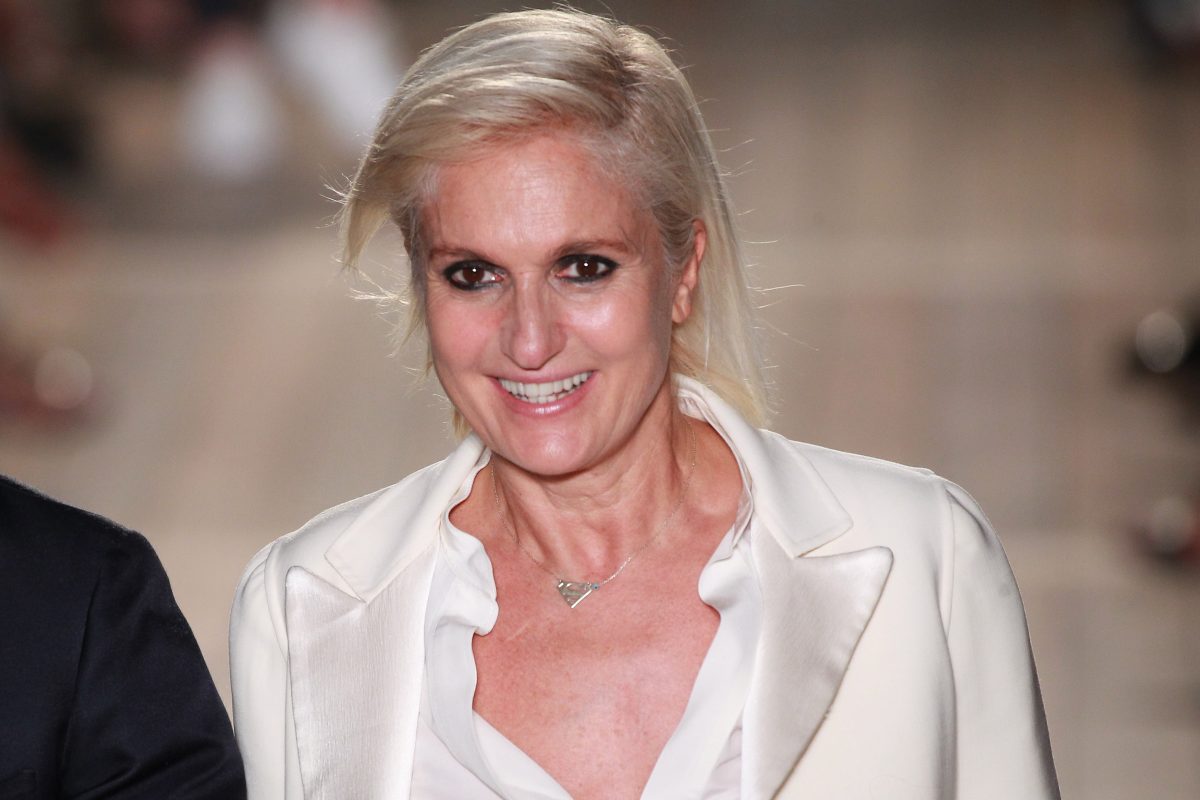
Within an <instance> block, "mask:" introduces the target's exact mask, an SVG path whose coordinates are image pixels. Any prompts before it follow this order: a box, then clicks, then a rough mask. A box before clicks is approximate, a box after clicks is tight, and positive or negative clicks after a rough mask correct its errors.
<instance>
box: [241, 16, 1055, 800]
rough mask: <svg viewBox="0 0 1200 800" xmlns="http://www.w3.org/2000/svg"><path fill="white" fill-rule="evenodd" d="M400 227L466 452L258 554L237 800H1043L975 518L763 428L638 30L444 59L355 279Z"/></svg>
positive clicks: (362, 218)
mask: <svg viewBox="0 0 1200 800" xmlns="http://www.w3.org/2000/svg"><path fill="white" fill-rule="evenodd" d="M389 218H390V219H392V220H394V221H395V222H396V224H397V225H398V226H399V227H400V230H401V231H402V233H403V236H404V241H405V247H406V249H407V252H408V255H409V259H410V262H411V270H412V275H411V290H412V293H413V295H414V298H413V299H414V303H413V308H414V310H415V321H414V325H416V326H420V327H423V328H424V329H425V331H426V332H427V333H428V338H429V350H430V359H431V363H432V366H433V368H434V370H435V371H436V373H437V376H438V379H439V381H440V383H441V385H442V387H443V388H444V389H445V391H446V394H447V396H448V397H449V399H450V400H451V402H452V403H453V405H454V409H455V414H456V421H457V422H458V424H459V426H460V428H461V429H462V430H463V431H464V433H465V432H467V431H469V433H468V434H467V435H466V436H465V438H464V439H463V441H462V443H461V444H460V445H459V446H458V448H457V449H456V450H455V451H454V452H453V453H452V454H451V455H450V456H449V458H447V459H446V460H445V461H443V462H441V463H439V464H435V465H433V466H431V467H428V468H426V469H424V470H422V471H420V472H417V473H415V474H413V475H411V476H409V477H408V478H406V479H405V480H403V481H401V482H400V483H399V484H397V485H395V486H393V487H390V488H387V489H384V490H382V491H380V492H377V493H376V494H373V495H370V496H367V497H364V498H361V499H359V500H355V501H352V502H350V503H348V504H346V505H343V506H340V507H338V508H336V509H333V510H331V511H329V512H327V513H325V514H323V515H321V516H320V517H318V518H317V519H315V520H314V521H313V522H311V523H309V524H308V525H306V526H305V527H304V528H303V529H301V530H300V531H298V532H296V533H294V534H292V535H291V536H287V537H284V538H283V539H280V540H279V541H277V542H275V543H274V544H272V545H270V546H269V547H267V548H266V549H265V550H263V551H262V552H261V553H260V554H259V555H258V556H257V557H256V558H255V559H254V560H253V562H252V563H251V564H250V566H249V568H248V570H247V573H246V575H245V577H244V579H243V581H242V585H241V587H240V589H239V592H238V597H237V600H236V606H235V609H234V617H233V625H232V634H231V636H232V660H233V682H234V716H235V725H236V728H237V734H238V737H239V741H240V743H241V745H242V748H243V754H244V758H245V761H246V768H247V774H248V780H249V786H250V792H251V796H252V797H259V798H268V797H269V798H277V797H288V798H293V797H306V798H318V797H320V798H324V797H329V798H348V797H372V798H373V797H388V798H391V797H409V796H411V797H419V798H496V797H507V798H562V797H567V796H570V797H575V798H601V797H603V798H613V797H639V796H640V797H648V798H649V797H654V798H668V797H669V798H674V797H706V798H712V797H747V798H751V797H754V798H758V797H773V796H778V797H797V798H800V797H803V798H814V797H815V798H863V799H864V800H865V799H866V798H880V797H887V798H892V799H893V800H895V799H896V798H900V799H904V798H911V799H912V800H918V798H919V799H920V800H927V799H928V798H934V797H941V798H947V797H960V798H992V797H994V798H1006V799H1007V798H1017V797H1020V798H1046V797H1054V796H1057V789H1056V786H1055V779H1054V773H1053V767H1052V765H1051V762H1050V755H1049V747H1048V743H1047V738H1046V730H1045V724H1044V721H1043V718H1042V712H1041V700H1040V697H1039V695H1038V689H1037V683H1036V679H1035V676H1034V670H1033V664H1032V661H1031V657H1030V652H1029V644H1028V638H1027V634H1026V630H1025V622H1024V618H1023V614H1022V609H1021V604H1020V599H1019V598H1018V596H1017V592H1016V586H1015V584H1014V583H1013V579H1012V575H1011V572H1010V570H1009V568H1008V565H1007V563H1006V561H1005V559H1004V555H1003V553H1002V551H1001V550H1000V546H999V544H998V543H997V541H996V539H995V536H994V535H993V534H992V532H991V531H990V529H989V527H988V525H987V523H986V521H985V520H984V518H983V515H982V513H981V512H980V511H979V510H978V508H977V507H976V506H975V504H974V503H973V502H972V501H971V499H970V498H969V497H968V496H967V495H966V494H965V493H964V492H962V491H961V490H960V489H958V488H957V487H955V486H953V485H951V484H949V483H946V482H945V481H943V480H941V479H940V478H938V477H936V476H934V475H932V474H930V473H928V472H925V471H919V470H913V469H909V468H906V467H900V466H896V465H893V464H887V463H883V462H879V461H873V460H869V459H865V458H861V457H858V456H851V455H846V454H843V453H836V452H831V451H827V450H823V449H820V448H817V447H813V446H809V445H803V444H798V443H795V442H790V441H787V440H785V439H783V438H781V437H779V436H776V435H774V434H772V433H769V432H766V431H763V430H759V429H756V428H755V427H754V424H753V423H755V422H757V421H758V420H759V417H760V415H761V408H762V384H761V378H760V372H759V368H758V362H757V361H756V358H755V355H754V348H753V345H752V339H751V333H750V332H751V329H752V319H751V316H752V315H751V313H750V310H749V304H748V299H747V292H746V289H745V278H744V275H743V270H742V261H741V258H740V255H739V252H738V246H737V241H736V238H735V236H734V234H733V232H732V226H731V215H730V211H729V207H728V204H727V202H726V199H725V191H724V188H723V186H722V182H721V178H720V176H719V172H718V170H717V167H716V164H715V159H714V157H713V149H712V146H711V144H710V143H709V141H708V139H707V137H706V135H705V133H704V127H703V124H702V121H701V119H700V116H699V114H698V112H697V109H696V104H695V101H694V99H693V97H692V95H691V92H690V90H689V88H688V86H687V84H686V82H685V81H684V79H683V77H682V76H681V74H680V73H679V71H678V70H677V69H676V68H675V66H674V65H673V64H672V63H671V61H670V59H669V57H668V56H667V55H666V54H665V53H664V51H663V50H662V48H661V47H660V46H659V45H658V44H657V43H656V42H654V41H653V40H652V39H651V38H650V37H648V36H646V35H644V34H642V33H640V32H638V31H635V30H632V29H630V28H626V27H622V26H619V25H616V24H614V23H611V22H609V21H607V20H603V19H600V18H597V17H593V16H589V15H586V14H582V13H577V12H572V11H530V12H521V13H516V14H502V15H498V16H495V17H491V18H489V19H486V20H483V21H482V22H479V23H477V24H475V25H472V26H470V27H468V28H465V29H463V30H462V31H459V32H457V33H455V34H453V35H452V36H450V37H449V38H447V39H446V40H444V41H442V42H441V43H440V44H438V45H436V46H435V47H434V48H432V49H431V50H429V51H428V52H427V53H426V54H425V55H424V56H423V57H422V58H421V59H420V60H419V61H418V62H417V64H416V65H414V67H413V68H412V69H411V70H410V72H409V73H408V75H407V76H406V77H405V79H404V81H403V83H402V85H401V86H400V88H399V90H398V91H397V93H396V95H395V97H394V98H393V100H392V102H391V104H390V106H389V108H388V109H387V111H386V112H385V114H384V117H383V119H382V121H381V123H380V125H379V128H378V131H377V133H376V135H375V139H374V142H373V144H372V146H371V149H370V151H369V152H368V154H367V156H366V157H365V158H364V160H363V163H362V165H361V167H360V169H359V172H358V175H357V177H356V179H355V183H354V185H353V187H352V190H351V191H350V193H349V195H348V198H347V202H346V209H345V216H344V232H345V236H346V257H347V262H348V263H351V264H353V263H354V261H355V259H356V257H357V256H358V254H359V252H360V251H361V249H362V247H363V246H364V244H365V243H366V242H367V240H368V239H369V238H370V237H371V235H372V234H373V233H374V232H375V230H376V229H378V227H379V226H380V225H381V224H382V223H383V222H384V221H386V220H387V219H389Z"/></svg>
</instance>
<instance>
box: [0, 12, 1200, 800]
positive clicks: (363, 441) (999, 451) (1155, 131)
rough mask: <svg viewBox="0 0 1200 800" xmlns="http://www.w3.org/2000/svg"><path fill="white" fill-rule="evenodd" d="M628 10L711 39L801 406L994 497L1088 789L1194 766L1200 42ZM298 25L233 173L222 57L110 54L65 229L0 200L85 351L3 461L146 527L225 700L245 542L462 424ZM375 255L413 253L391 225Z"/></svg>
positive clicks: (396, 40)
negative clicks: (84, 174)
mask: <svg viewBox="0 0 1200 800" xmlns="http://www.w3.org/2000/svg"><path fill="white" fill-rule="evenodd" d="M350 5H354V4H353V3H352V4H350ZM521 5H523V4H512V7H519V6H521ZM579 5H580V6H581V7H584V8H595V7H598V4H596V3H590V2H582V3H579ZM502 7H503V4H500V3H495V2H458V3H443V2H432V1H431V0H430V1H424V2H421V1H414V2H405V3H401V4H391V5H387V6H386V8H385V9H384V10H383V13H384V15H385V16H384V19H386V26H385V27H383V28H378V29H377V30H383V31H386V40H387V41H388V42H389V44H390V47H391V48H392V49H391V51H390V52H391V56H392V57H393V58H394V59H396V60H397V62H404V61H405V60H406V59H410V58H411V54H412V53H414V52H417V51H419V50H420V48H422V47H424V46H426V45H428V44H430V43H432V42H433V41H435V40H436V39H437V38H439V37H440V36H441V35H442V34H443V33H444V32H445V31H446V30H447V29H448V28H449V27H451V26H456V25H461V24H465V23H467V22H470V21H472V20H474V19H476V18H477V17H478V16H480V15H482V14H484V13H486V12H488V11H493V10H498V9H500V8H502ZM607 7H609V8H611V9H612V11H613V13H614V14H615V15H616V16H618V17H619V18H621V19H623V20H625V21H629V22H633V23H637V24H640V25H643V26H648V27H650V28H652V29H654V30H656V31H658V32H659V33H660V34H662V35H664V36H666V37H667V38H668V39H669V40H670V42H671V43H672V45H673V46H674V48H675V49H676V51H677V54H678V58H679V60H680V61H681V62H682V63H683V64H686V65H687V71H688V74H689V76H690V78H691V80H692V81H693V84H694V88H695V89H696V91H697V94H698V95H699V96H700V97H702V98H704V111H705V114H706V118H707V121H708V122H709V124H710V126H711V127H712V128H713V130H714V136H715V138H716V140H717V142H718V145H719V146H720V147H721V148H722V149H723V150H724V156H723V158H724V165H725V166H726V168H728V169H729V170H730V172H731V173H732V176H733V177H732V187H733V193H734V196H735V200H736V203H737V205H738V207H739V209H740V211H741V212H742V216H741V221H742V226H743V230H744V233H745V235H746V237H747V239H749V240H751V241H753V242H754V243H755V244H754V245H753V247H752V248H751V252H752V256H753V259H754V261H755V263H756V280H757V282H758V283H759V284H760V285H761V286H763V287H768V288H769V287H783V288H775V289H772V290H771V291H768V292H766V293H765V294H764V302H765V308H764V321H765V337H766V341H767V342H768V351H769V355H770V361H771V364H772V365H773V368H772V372H771V374H772V376H773V378H774V381H775V384H776V388H777V398H778V402H777V409H778V414H777V416H776V418H775V423H774V427H776V428H777V429H778V430H780V431H781V432H783V433H785V434H786V435H788V436H791V437H793V438H799V439H805V440H808V441H813V442H817V443H820V444H823V445H828V446H831V447H836V448H841V449H846V450H853V451H859V452H865V453H869V454H872V455H876V456H880V457H883V458H888V459H893V460H897V461H902V462H905V463H910V464H917V465H921V466H927V467H931V468H933V469H935V470H937V471H938V472H940V473H942V474H944V475H947V476H948V477H951V478H952V479H954V480H956V481H958V482H960V483H962V484H963V485H964V486H966V487H967V488H968V489H969V490H970V491H972V492H973V493H974V494H975V495H976V497H977V498H978V499H979V500H980V502H981V503H982V504H983V506H984V508H985V509H987V510H988V511H989V513H990V514H991V516H992V518H993V521H994V522H995V523H996V525H997V527H998V529H999V530H1000V533H1001V536H1002V538H1003V540H1004V542H1005V544H1006V547H1007V549H1008V551H1009V554H1010V558H1011V560H1012V561H1013V564H1014V568H1015V570H1016V573H1017V577H1018V580H1019V582H1020V584H1021V586H1022V590H1023V594H1024V597H1025V600H1026V607H1027V611H1028V616H1029V621H1030V626H1031V632H1032V638H1033V644H1034V649H1035V654H1036V657H1037V659H1038V663H1039V667H1040V672H1041V675H1042V682H1043V691H1044V694H1045V701H1046V706H1047V713H1048V716H1049V722H1050V728H1051V735H1052V739H1053V742H1054V745H1055V755H1056V759H1057V762H1058V767H1059V772H1060V777H1061V781H1062V786H1063V791H1064V797H1076V798H1088V799H1089V800H1107V799H1108V798H1113V799H1115V798H1128V797H1148V798H1195V797H1200V667H1197V664H1198V663H1200V622H1198V621H1197V614H1196V613H1195V612H1196V609H1197V601H1198V600H1200V573H1198V572H1197V571H1196V570H1195V569H1188V568H1186V567H1181V568H1168V567H1166V566H1164V565H1162V564H1159V563H1156V562H1154V561H1152V560H1150V559H1148V558H1145V557H1144V556H1143V555H1142V554H1141V553H1140V551H1139V550H1138V548H1137V547H1136V546H1135V543H1134V537H1133V535H1132V533H1131V530H1132V529H1133V528H1134V527H1136V526H1137V525H1138V523H1139V522H1140V521H1141V520H1143V519H1145V518H1146V515H1147V514H1148V513H1149V509H1150V508H1151V506H1152V505H1153V504H1154V502H1155V501H1156V500H1157V499H1159V498H1161V497H1164V496H1168V495H1171V494H1173V493H1179V494H1182V495H1184V496H1187V495H1188V494H1189V493H1192V494H1193V495H1194V491H1195V489H1196V487H1197V485H1198V484H1200V436H1198V435H1197V432H1196V431H1195V429H1194V428H1193V429H1191V430H1189V429H1188V428H1186V427H1185V426H1184V424H1183V419H1182V415H1181V414H1180V413H1179V409H1178V408H1177V407H1176V406H1174V405H1172V403H1171V402H1170V398H1168V397H1167V396H1165V395H1164V394H1161V393H1158V392H1155V391H1152V390H1150V389H1148V388H1146V387H1145V386H1144V385H1143V384H1142V383H1140V382H1138V381H1137V380H1134V379H1131V378H1130V376H1129V374H1128V370H1127V366H1128V360H1129V356H1128V350H1129V348H1130V341H1131V337H1132V334H1133V331H1134V329H1135V327H1136V325H1137V324H1138V322H1139V320H1141V319H1142V318H1143V317H1144V316H1145V315H1146V314H1148V313H1150V312H1151V311H1154V310H1155V309H1158V308H1160V307H1171V306H1173V305H1175V304H1178V303H1180V302H1182V301H1183V300H1184V299H1185V298H1186V297H1187V295H1188V293H1189V292H1194V291H1197V290H1198V289H1200V76H1198V75H1197V70H1196V63H1195V60H1194V59H1192V60H1189V59H1187V58H1184V59H1182V60H1181V62H1180V63H1179V64H1177V65H1175V67H1174V68H1171V67H1170V66H1169V65H1165V66H1164V64H1163V63H1160V62H1158V61H1156V60H1155V59H1154V58H1153V57H1152V56H1151V55H1150V54H1149V53H1147V52H1146V51H1144V50H1140V49H1139V48H1138V46H1137V45H1136V42H1135V38H1134V37H1133V36H1132V34H1131V31H1130V26H1129V14H1128V7H1127V6H1126V5H1122V4H1118V3H1106V2H1082V1H1080V2H1067V1H1066V0H1061V1H1060V2H1031V1H1030V0H1016V1H1015V2H1000V1H999V0H995V1H986V0H983V1H980V2H969V3H952V2H937V1H935V0H900V1H898V2H883V1H882V0H875V1H873V2H872V1H868V0H844V2H829V1H828V0H807V1H804V2H801V1H800V0H797V1H796V2H783V0H779V1H778V2H772V0H741V1H740V2H736V3H731V2H717V1H716V0H695V1H694V2H684V0H661V1H660V2H656V3H651V2H641V3H639V2H619V1H618V0H611V2H609V3H608V4H607ZM256 52H257V51H256ZM271 52H273V51H271V50H270V48H269V47H263V48H262V52H261V53H259V55H256V56H255V58H260V57H261V58H263V59H267V60H270V66H269V67H267V68H265V69H263V70H261V71H260V72H259V73H258V74H259V75H260V77H263V78H264V80H265V83H264V86H265V88H266V90H267V92H268V93H269V95H270V97H271V98H272V102H273V104H274V108H275V123H274V128H273V129H272V130H273V132H272V133H271V135H270V136H267V137H266V139H265V140H264V141H266V142H268V143H269V144H270V147H269V148H267V151H268V152H269V153H271V154H272V157H271V158H266V159H265V160H264V162H263V163H260V164H258V165H257V166H254V167H253V168H252V169H251V170H249V171H248V172H243V173H241V174H239V175H236V176H234V177H230V176H228V175H226V176H225V178H224V179H218V176H216V175H211V174H209V175H205V174H203V170H197V169H196V168H195V164H194V163H193V164H191V166H189V162H188V158H187V157H186V153H185V151H184V150H181V148H182V147H185V145H186V141H185V140H186V136H185V135H183V134H181V128H180V126H181V124H182V123H181V120H184V121H186V119H188V117H187V113H188V109H189V108H192V106H193V103H194V100H195V80H194V75H193V72H192V67H189V66H188V65H187V64H181V63H174V64H172V66H171V67H170V68H162V67H160V66H156V67H154V68H138V67H137V66H136V65H130V64H122V63H120V60H119V59H115V60H114V59H111V58H109V59H108V60H104V59H98V60H96V61H95V62H94V64H93V62H88V64H89V66H88V69H86V70H85V71H83V72H82V73H81V75H80V77H79V80H80V81H81V82H82V84H81V85H82V86H83V87H85V88H86V95H87V102H86V107H87V109H88V111H89V113H91V114H92V116H93V119H94V125H95V127H94V145H95V153H96V157H95V174H94V176H93V177H92V179H91V180H90V182H89V183H88V184H87V185H86V186H85V187H84V188H83V189H82V190H78V191H74V192H72V191H67V192H66V193H65V197H67V198H68V199H67V200H64V202H65V203H67V204H69V206H70V207H71V208H72V209H73V210H72V211H71V215H72V217H73V219H74V220H75V221H74V223H73V225H72V227H71V228H70V229H69V231H68V232H67V233H66V234H64V235H63V236H61V237H59V238H57V240H56V241H54V242H53V243H51V244H37V243H34V242H31V241H29V240H28V239H27V238H22V237H20V236H16V235H11V234H10V233H6V232H4V231H0V336H3V337H4V338H3V339H0V346H3V347H7V348H8V349H9V350H10V351H11V352H17V353H28V354H31V357H32V355H36V354H38V353H45V352H47V351H52V350H53V348H67V349H69V351H70V352H72V353H77V354H78V355H79V356H81V357H82V359H83V360H85V361H86V364H87V365H88V369H90V372H91V375H92V377H93V383H92V390H91V394H90V398H89V400H88V403H87V405H86V406H85V407H84V408H83V409H82V410H81V411H80V412H78V413H76V414H62V415H55V414H37V413H27V410H25V411H20V410H16V409H13V408H10V409H8V412H7V413H5V412H4V411H2V410H0V471H2V472H4V473H7V474H10V475H13V476H14V477H16V478H18V479H20V480H22V481H24V482H27V483H30V484H32V485H34V486H37V487H39V488H41V489H43V490H44V491H46V492H48V493H50V494H53V495H55V496H58V497H60V498H62V499H64V500H67V501H69V502H71V503H74V504H77V505H81V506H84V507H87V508H89V509H92V510H95V511H97V512H99V513H102V514H105V515H107V516H110V517H112V518H114V519H116V520H118V521H120V522H122V523H124V524H126V525H128V526H130V527H133V528H136V529H138V530H140V531H142V532H143V533H145V534H146V535H147V536H148V537H149V538H150V539H151V541H152V542H153V543H154V545H155V547H156V548H157V550H158V552H159V553H160V555H161V557H162V559H163V561H164V563H165V564H166V567H167V570H168V572H169V573H170V575H171V578H172V582H173V585H174V587H175V591H176V594H177V597H178V599H179V602H180V605H181V606H182V607H183V609H184V611H185V613H186V614H187V615H188V617H189V619H190V620H191V622H192V624H193V627H194V629H195V632H196V635H197V637H198V639H199V640H200V643H201V646H202V648H203V650H204V653H205V656H206V657H207V659H208V661H209V664H210V666H211V668H212V671H213V674H214V676H215V677H216V680H217V682H218V685H219V686H220V688H221V691H222V692H223V694H224V696H225V697H226V699H228V669H227V666H226V656H227V648H226V643H225V625H226V620H227V615H228V612H229V604H230V599H231V594H232V592H233V588H234V586H235V584H236V581H237V579H238V576H239V573H240V570H241V568H242V565H243V564H244V563H245V562H246V561H247V560H248V559H249V558H250V557H251V555H252V554H253V553H254V552H255V551H256V550H257V549H258V548H260V547H261V546H263V545H264V544H266V543H267V542H268V541H270V540H271V539H273V538H274V537H276V536H279V535H280V534H282V533H285V532H287V531H290V530H292V529H294V528H296V527H297V526H299V525H300V524H302V523H303V522H304V521H305V520H306V519H308V518H309V517H311V516H312V515H314V514H315V513H317V512H318V511H320V510H322V509H323V508H325V507H327V506H330V505H332V504H335V503H337V502H340V501H342V500H345V499H348V498H350V497H354V496H357V495H360V494H363V493H365V492H368V491H371V490H373V489H375V488H377V487H380V486H382V485H385V484H388V483H392V482H394V481H396V480H398V479H399V478H400V477H402V476H403V475H404V474H406V473H407V472H408V471H410V470H412V469H414V468H416V467H419V466H422V465H424V464H426V463H428V462H430V461H432V460H435V459H437V458H439V457H441V455H442V454H444V453H445V452H446V451H447V449H448V448H449V447H450V443H451V439H450V436H449V434H448V431H447V426H446V416H447V415H446V413H445V408H444V406H443V404H442V402H441V401H440V400H439V399H438V398H437V397H436V392H435V391H433V390H432V387H426V388H425V389H417V390H415V391H414V390H413V389H412V388H411V387H412V383H413V381H412V376H411V369H410V368H411V367H413V366H415V365H419V364H420V362H421V354H420V351H419V348H417V349H416V350H413V349H411V348H410V350H409V351H408V352H406V353H404V354H402V355H401V357H400V358H399V359H393V358H389V355H388V353H389V349H390V344H389V340H388V336H389V323H388V321H387V320H384V319H382V318H381V317H380V316H379V314H378V313H377V310H376V309H375V308H374V307H372V306H371V305H370V304H368V303H363V302H355V301H353V300H351V299H350V298H349V291H348V289H349V286H348V284H347V283H346V282H344V281H343V280H342V279H341V278H340V277H339V276H338V275H337V272H336V269H335V267H334V264H333V261H332V255H333V253H334V251H335V249H336V241H335V235H334V232H333V231H332V229H330V228H329V227H328V226H327V222H328V220H329V216H330V215H331V214H332V213H333V211H334V206H333V205H332V204H331V203H329V202H328V201H327V200H325V199H323V198H324V197H327V196H328V195H329V194H330V192H329V190H328V189H326V188H325V185H326V184H328V183H333V184H337V183H338V182H339V181H340V176H342V175H343V174H344V173H345V172H346V171H347V170H349V169H351V166H352V160H351V159H350V158H348V156H347V155H346V154H345V153H346V149H345V148H344V147H342V146H339V144H338V141H339V139H338V135H339V134H338V133H337V132H336V131H334V130H332V128H331V125H330V123H329V122H328V119H327V118H326V117H325V116H323V114H322V110H321V108H320V103H319V102H318V101H314V100H313V99H312V98H313V97H314V95H313V94H312V92H310V91H309V90H308V89H306V88H305V86H304V84H303V81H298V80H295V76H294V75H289V73H288V69H289V67H288V66H287V64H286V59H283V60H282V61H281V60H280V59H279V58H277V57H276V56H272V55H271ZM345 52H346V51H341V54H342V55H344V54H345ZM326 57H328V58H330V59H337V58H338V57H339V53H338V52H333V53H330V54H327V56H326ZM271 59H273V60H271ZM264 63H266V62H265V61H264ZM309 88H311V81H310V86H309ZM181 142H182V143H183V144H181ZM272 158H273V159H274V160H272ZM373 252H374V260H375V261H376V264H377V267H376V270H375V277H376V278H377V279H379V280H383V281H386V280H389V278H388V276H387V271H388V269H389V268H395V267H397V266H399V263H400V262H399V260H398V258H397V252H398V247H397V244H396V242H395V240H394V239H390V240H385V241H383V242H382V243H381V244H380V246H378V247H376V248H375V250H374V251H373ZM57 352H59V353H60V355H61V353H62V352H63V351H57ZM73 358H75V356H69V357H67V363H68V365H70V364H73V363H75V362H74V361H71V359H73ZM85 377H86V376H85ZM347 387H351V388H347ZM898 735H902V732H898Z"/></svg>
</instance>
